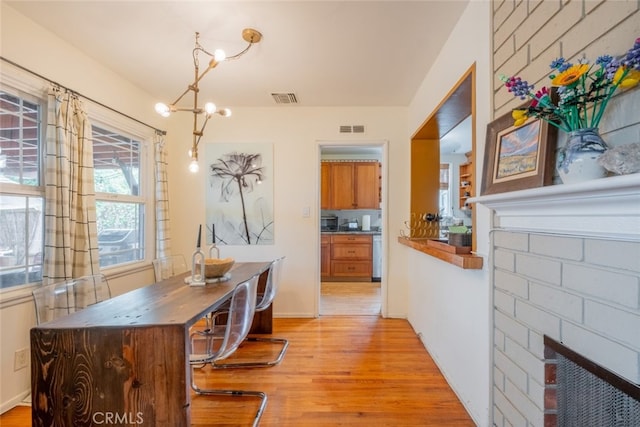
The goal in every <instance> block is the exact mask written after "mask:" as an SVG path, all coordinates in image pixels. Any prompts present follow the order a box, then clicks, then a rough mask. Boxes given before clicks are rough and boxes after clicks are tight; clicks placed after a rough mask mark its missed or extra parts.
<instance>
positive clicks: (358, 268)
mask: <svg viewBox="0 0 640 427" xmlns="http://www.w3.org/2000/svg"><path fill="white" fill-rule="evenodd" d="M331 276H334V277H371V263H370V262H368V261H331Z"/></svg>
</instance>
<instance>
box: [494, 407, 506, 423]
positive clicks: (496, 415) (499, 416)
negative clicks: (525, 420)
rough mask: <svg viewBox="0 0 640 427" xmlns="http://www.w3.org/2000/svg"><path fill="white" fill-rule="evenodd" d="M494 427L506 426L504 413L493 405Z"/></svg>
mask: <svg viewBox="0 0 640 427" xmlns="http://www.w3.org/2000/svg"><path fill="white" fill-rule="evenodd" d="M493 427H504V415H502V412H500V410H499V409H498V408H497V407H496V406H494V407H493Z"/></svg>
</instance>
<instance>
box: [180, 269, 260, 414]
mask: <svg viewBox="0 0 640 427" xmlns="http://www.w3.org/2000/svg"><path fill="white" fill-rule="evenodd" d="M258 277H259V276H254V277H252V278H251V279H249V280H247V281H246V282H243V283H241V284H239V285H237V286H236V287H235V289H234V291H233V295H232V297H231V301H230V303H229V310H228V316H227V321H226V324H225V325H216V326H213V327H212V328H211V329H208V330H206V331H196V332H194V333H192V334H191V354H190V355H189V362H190V364H191V388H192V389H193V391H195V392H196V393H197V394H201V395H223V396H239V397H241V396H250V397H257V398H259V399H260V406H259V407H258V410H257V411H256V414H255V417H254V421H253V425H254V426H257V425H258V424H259V423H260V418H261V417H262V414H263V413H264V410H265V408H266V406H267V395H266V394H265V393H264V392H261V391H245V390H217V389H203V388H201V387H200V386H198V385H197V384H196V381H195V377H196V375H195V369H196V368H202V367H204V366H206V365H207V364H209V363H213V362H215V361H216V360H221V359H224V358H226V357H228V356H230V355H231V354H232V353H233V352H234V351H236V349H237V348H238V346H240V344H241V343H242V342H243V341H244V340H245V338H246V337H247V335H248V334H249V330H250V329H251V323H252V322H253V315H254V314H255V309H256V298H257V295H256V293H257V288H258Z"/></svg>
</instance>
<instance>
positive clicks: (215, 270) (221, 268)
mask: <svg viewBox="0 0 640 427" xmlns="http://www.w3.org/2000/svg"><path fill="white" fill-rule="evenodd" d="M234 263H235V260H234V259H233V258H222V259H220V258H205V260H204V276H205V278H207V279H214V278H217V277H222V276H224V275H225V274H227V273H228V272H229V270H231V267H233V264H234Z"/></svg>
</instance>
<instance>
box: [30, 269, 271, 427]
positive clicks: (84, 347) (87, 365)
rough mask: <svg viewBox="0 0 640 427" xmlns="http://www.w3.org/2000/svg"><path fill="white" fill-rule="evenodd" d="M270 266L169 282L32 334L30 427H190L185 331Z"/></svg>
mask: <svg viewBox="0 0 640 427" xmlns="http://www.w3.org/2000/svg"><path fill="white" fill-rule="evenodd" d="M269 266H270V263H269V262H241V263H236V264H235V265H234V267H233V268H232V269H231V271H230V278H229V280H226V281H222V282H219V283H211V284H207V285H205V286H189V285H186V284H185V281H184V279H185V277H186V276H187V275H188V274H184V275H180V276H175V277H173V278H170V279H167V280H164V281H162V282H158V283H154V284H152V285H149V286H145V287H141V288H138V289H135V290H132V291H130V292H127V293H125V294H122V295H119V296H117V297H114V298H111V299H109V300H107V301H103V302H101V303H98V304H96V305H93V306H91V307H88V308H86V309H84V310H81V311H78V312H75V313H72V314H70V315H68V316H65V317H63V318H60V319H57V320H54V321H51V322H47V323H43V324H40V325H38V326H36V327H34V328H32V329H31V331H30V339H31V397H32V425H33V426H41V425H43V426H59V427H63V426H64V427H68V426H98V425H100V426H105V425H119V426H140V425H141V426H162V427H167V426H172V427H174V426H176V427H177V426H188V425H189V424H190V412H191V411H190V400H191V398H190V394H191V393H190V385H191V379H190V373H191V370H190V367H189V330H190V328H191V327H192V326H193V325H194V324H195V323H196V322H198V321H199V320H200V319H202V318H203V317H204V316H206V315H207V314H208V313H210V312H211V311H214V310H216V309H217V308H218V307H220V306H221V305H222V304H223V303H224V302H225V301H226V300H228V299H229V298H230V296H231V294H232V292H233V290H234V288H235V287H236V285H238V284H239V283H242V282H244V281H246V280H248V279H250V278H251V277H253V276H254V275H256V274H259V275H260V282H261V284H262V285H264V283H266V277H267V274H268V269H269ZM262 332H270V331H262Z"/></svg>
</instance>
